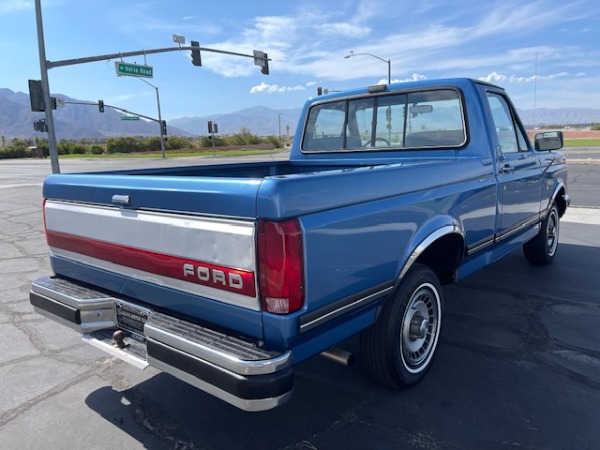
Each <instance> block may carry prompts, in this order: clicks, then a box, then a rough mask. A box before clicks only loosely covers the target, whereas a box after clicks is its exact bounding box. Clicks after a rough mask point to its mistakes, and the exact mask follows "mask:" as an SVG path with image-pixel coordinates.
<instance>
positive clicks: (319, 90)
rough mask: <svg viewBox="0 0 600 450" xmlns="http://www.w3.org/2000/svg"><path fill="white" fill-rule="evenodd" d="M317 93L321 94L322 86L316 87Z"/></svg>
mask: <svg viewBox="0 0 600 450" xmlns="http://www.w3.org/2000/svg"><path fill="white" fill-rule="evenodd" d="M317 95H319V96H321V95H323V88H322V87H318V88H317Z"/></svg>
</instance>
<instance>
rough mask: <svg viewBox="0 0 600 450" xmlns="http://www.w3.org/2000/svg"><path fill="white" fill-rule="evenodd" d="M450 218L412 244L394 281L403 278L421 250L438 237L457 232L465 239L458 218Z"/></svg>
mask: <svg viewBox="0 0 600 450" xmlns="http://www.w3.org/2000/svg"><path fill="white" fill-rule="evenodd" d="M450 219H451V223H448V224H446V225H443V226H441V227H439V228H437V229H435V230H433V231H431V232H429V234H427V236H426V237H425V238H423V239H422V240H421V241H419V243H418V244H417V245H416V246H414V248H413V250H412V252H411V253H410V255H409V257H408V259H407V260H406V262H405V263H404V265H403V266H402V269H401V270H400V273H399V275H398V278H397V281H396V283H399V282H400V280H402V278H404V276H405V275H406V273H407V272H408V271H409V270H410V268H411V267H412V266H413V264H414V263H415V262H416V261H417V259H419V256H421V255H422V254H423V252H425V250H427V249H428V248H429V247H430V246H431V245H432V244H433V243H434V242H436V241H437V240H438V239H440V238H442V237H444V236H448V235H450V234H457V235H459V236H460V237H461V238H462V240H463V242H464V241H465V232H464V230H463V228H462V226H461V224H460V222H458V220H456V219H455V218H453V217H450Z"/></svg>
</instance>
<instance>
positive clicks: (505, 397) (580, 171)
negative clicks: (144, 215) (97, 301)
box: [0, 151, 600, 450]
mask: <svg viewBox="0 0 600 450" xmlns="http://www.w3.org/2000/svg"><path fill="white" fill-rule="evenodd" d="M566 154H567V157H568V158H569V161H570V163H571V166H570V169H569V170H570V172H569V191H570V195H571V197H572V200H573V207H572V208H571V209H570V210H569V211H568V213H567V215H566V216H565V217H564V220H563V221H562V224H561V225H562V229H561V237H560V246H559V250H558V255H557V257H556V259H555V261H554V263H553V264H552V265H550V266H548V267H543V268H535V267H532V266H530V265H529V264H528V263H527V262H526V260H525V259H524V257H523V256H522V254H521V252H520V251H517V252H514V253H513V254H511V255H509V256H508V257H507V258H505V259H504V260H502V261H500V262H498V263H497V264H495V265H493V266H492V267H489V268H487V269H485V270H483V271H481V272H479V273H477V274H476V275H474V276H472V277H470V278H468V279H467V280H465V281H464V282H461V283H458V284H455V285H452V286H449V287H446V288H445V289H444V294H445V316H444V318H445V320H444V325H443V329H442V341H441V345H440V347H439V353H438V356H437V359H436V361H435V363H434V365H433V367H432V369H431V371H430V372H429V374H428V376H427V378H426V379H425V380H424V381H423V382H422V383H421V384H419V385H418V386H416V387H414V388H411V389H408V390H400V391H394V390H390V389H386V388H383V387H380V386H378V385H377V384H375V383H374V382H372V381H371V380H370V378H369V377H368V376H367V374H366V373H365V370H364V367H363V365H362V361H361V359H360V355H359V354H358V345H357V344H358V343H357V340H355V339H352V340H350V341H348V342H347V343H345V345H344V348H345V349H347V350H350V351H356V352H357V362H356V364H355V365H353V366H352V367H349V368H346V367H342V366H339V365H336V364H334V363H332V362H330V361H327V360H325V359H322V358H316V359H313V360H311V361H308V362H307V363H305V364H303V365H302V366H301V367H300V368H299V370H298V371H297V372H296V392H295V396H294V398H293V399H292V401H291V402H289V403H288V404H286V405H284V406H283V407H281V408H279V409H276V410H272V411H267V412H263V413H245V412H242V411H239V410H237V409H235V408H233V407H231V406H229V405H227V404H225V403H223V402H221V401H218V400H216V399H214V398H212V397H211V396H209V395H207V394H204V393H203V392H201V391H199V390H196V389H194V388H193V387H191V386H189V385H187V384H185V383H183V382H181V381H179V380H177V379H175V378H173V377H171V376H169V375H166V374H163V373H160V372H158V371H156V370H154V369H152V368H149V369H147V370H145V371H139V370H138V369H135V368H133V367H131V366H128V365H127V364H125V363H123V362H121V361H119V360H116V359H114V358H112V357H107V356H106V355H105V354H104V353H102V352H100V351H99V350H96V349H95V348H93V347H91V346H88V345H86V344H84V343H82V342H81V339H80V337H79V335H78V334H77V333H75V332H74V331H70V330H68V329H66V328H64V327H62V326H60V325H58V324H56V323H54V322H52V321H50V320H47V319H45V318H43V317H41V316H39V315H37V314H35V313H33V309H32V307H31V306H30V304H29V297H28V293H29V287H30V283H31V281H32V280H34V279H36V278H39V277H41V276H44V275H47V274H49V273H50V267H49V263H48V259H47V257H46V254H47V247H46V242H45V237H44V234H43V223H42V216H41V184H42V181H43V178H44V175H45V174H47V173H48V172H49V171H50V163H49V161H48V160H33V161H11V160H6V161H0V449H17V450H19V449H33V448H44V449H73V448H86V449H113V448H122V449H142V448H149V449H307V450H308V449H319V450H323V449H386V450H387V449H474V450H475V449H477V450H479V449H508V448H510V449H515V448H517V449H536V450H537V449H578V450H581V449H597V448H600V426H599V424H600V344H599V343H600V293H599V288H600V282H599V267H600V263H599V261H600V197H599V196H598V186H599V185H600V159H593V158H589V159H588V156H589V155H591V154H594V155H596V154H598V152H595V153H591V152H589V153H586V154H584V155H583V156H581V155H579V154H578V153H575V152H572V153H571V152H569V151H567V152H566ZM285 156H286V155H280V156H278V158H285ZM202 161H203V162H206V163H210V162H216V160H213V159H210V158H209V159H205V160H201V159H195V160H194V163H201V162H202ZM228 161H231V160H228ZM218 162H223V161H221V160H219V161H218ZM129 164H137V165H136V167H140V166H142V165H143V166H146V167H149V166H158V165H161V164H169V165H170V164H178V165H185V164H190V160H186V159H178V160H167V161H161V160H148V161H143V162H140V161H134V162H131V161H114V160H113V161H107V162H104V161H102V162H98V161H93V160H77V161H75V160H65V161H62V160H61V169H62V171H63V172H74V171H85V170H103V169H110V168H117V167H118V168H125V167H124V165H129Z"/></svg>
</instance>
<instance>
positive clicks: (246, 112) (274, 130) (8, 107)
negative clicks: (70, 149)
mask: <svg viewBox="0 0 600 450" xmlns="http://www.w3.org/2000/svg"><path fill="white" fill-rule="evenodd" d="M56 97H57V99H60V100H62V101H63V102H64V104H65V106H64V107H60V106H59V107H58V108H57V109H56V110H55V111H54V115H53V117H54V124H55V128H56V135H57V138H58V139H82V138H96V139H103V138H108V137H112V136H156V135H158V125H157V124H156V122H151V121H146V120H143V119H141V120H135V121H134V120H122V119H121V118H122V116H123V115H124V114H122V113H120V112H118V111H116V110H113V109H112V108H108V107H105V110H104V113H100V112H99V110H98V105H97V103H96V102H95V101H85V100H76V99H72V98H70V97H67V96H64V95H56ZM301 112H302V109H301V108H296V109H285V110H274V109H271V108H267V107H265V106H254V107H250V108H246V109H243V110H241V111H237V112H233V113H229V114H215V115H212V116H205V117H182V118H179V119H173V120H170V121H168V123H167V125H168V126H167V128H168V133H169V134H170V135H179V136H186V135H192V136H199V135H207V134H208V127H207V122H208V121H209V120H210V121H212V122H214V123H215V122H216V123H217V124H218V127H219V130H218V132H219V134H233V133H236V132H239V131H240V130H241V129H246V130H249V131H250V132H251V133H253V134H255V135H258V136H277V135H279V134H281V135H282V136H288V135H289V136H293V135H294V133H295V132H296V125H297V123H298V119H299V117H300V114H301ZM519 114H520V116H521V119H522V120H523V122H524V124H525V125H526V126H533V125H537V126H552V125H584V124H592V123H600V109H586V108H560V109H546V108H543V109H542V108H540V109H537V110H536V111H535V112H534V111H533V110H519ZM43 117H44V114H43V113H40V112H32V111H31V108H30V102H29V95H28V94H24V93H22V92H13V91H11V90H10V89H6V88H0V135H1V136H4V137H5V138H6V139H7V140H10V139H12V138H15V137H18V138H33V137H45V134H44V133H40V132H37V131H34V130H33V122H34V121H35V120H38V119H41V118H43Z"/></svg>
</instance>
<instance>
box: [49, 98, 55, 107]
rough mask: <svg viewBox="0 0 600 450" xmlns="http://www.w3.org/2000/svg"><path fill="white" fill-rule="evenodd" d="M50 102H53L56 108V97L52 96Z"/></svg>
mask: <svg viewBox="0 0 600 450" xmlns="http://www.w3.org/2000/svg"><path fill="white" fill-rule="evenodd" d="M50 102H51V103H52V109H56V97H50Z"/></svg>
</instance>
